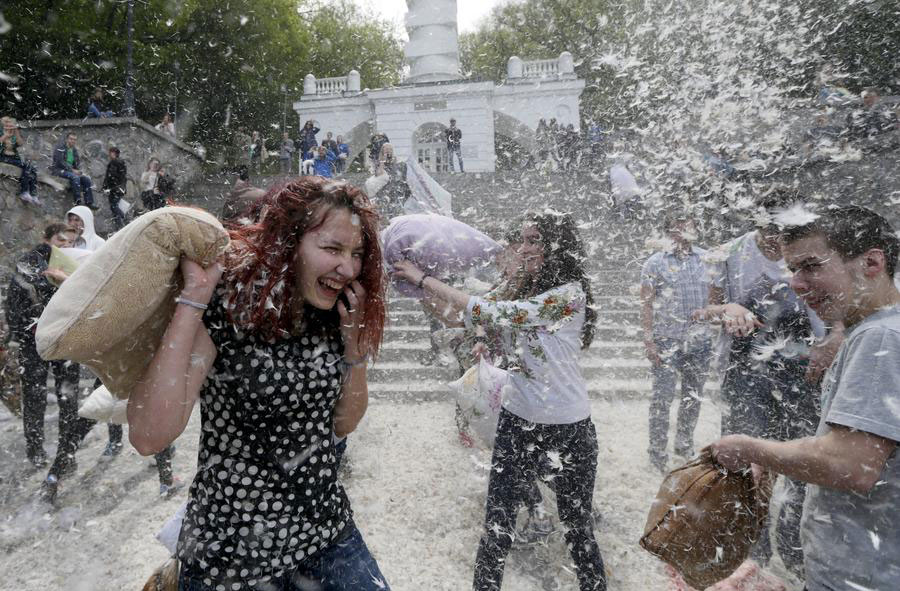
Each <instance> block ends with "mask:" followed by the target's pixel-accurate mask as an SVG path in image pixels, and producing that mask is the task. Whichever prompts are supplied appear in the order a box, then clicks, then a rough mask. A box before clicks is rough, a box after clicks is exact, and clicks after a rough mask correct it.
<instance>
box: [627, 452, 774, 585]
mask: <svg viewBox="0 0 900 591" xmlns="http://www.w3.org/2000/svg"><path fill="white" fill-rule="evenodd" d="M770 492H771V489H770V488H767V489H766V490H760V489H757V487H756V485H755V484H754V482H753V476H752V475H751V474H750V471H749V470H748V471H746V472H728V471H726V470H725V469H724V468H722V467H720V466H718V465H716V464H714V463H713V461H712V457H711V456H710V454H709V451H704V452H703V453H702V454H701V455H700V456H699V457H698V458H697V459H696V460H694V461H692V462H690V463H688V464H686V465H684V466H682V467H680V468H676V469H675V470H672V471H671V472H670V473H669V474H668V475H667V476H666V477H665V479H664V480H663V483H662V485H661V486H660V488H659V492H658V493H657V494H656V500H655V501H654V502H653V506H652V507H651V508H650V514H649V515H648V516H647V524H646V526H645V527H644V536H643V537H642V538H641V546H642V547H643V548H644V549H645V550H647V551H648V552H650V553H651V554H654V555H655V556H658V557H659V558H661V559H662V560H663V561H665V562H667V563H669V564H670V565H672V566H673V567H674V568H675V570H677V571H678V572H679V573H681V575H682V576H683V577H684V580H685V581H686V582H687V583H688V584H689V585H690V586H691V587H694V588H696V589H705V588H707V587H709V586H710V585H712V584H714V583H716V582H718V581H721V580H722V579H724V578H726V577H728V576H729V575H730V574H731V573H733V572H734V570H735V569H736V568H737V567H738V566H740V565H741V563H742V562H744V560H745V559H746V558H747V556H748V555H749V553H750V547H751V546H752V545H753V543H754V542H755V541H756V539H757V538H758V537H759V534H760V531H761V530H762V526H763V522H764V521H765V517H766V514H767V513H768V507H769V494H770Z"/></svg>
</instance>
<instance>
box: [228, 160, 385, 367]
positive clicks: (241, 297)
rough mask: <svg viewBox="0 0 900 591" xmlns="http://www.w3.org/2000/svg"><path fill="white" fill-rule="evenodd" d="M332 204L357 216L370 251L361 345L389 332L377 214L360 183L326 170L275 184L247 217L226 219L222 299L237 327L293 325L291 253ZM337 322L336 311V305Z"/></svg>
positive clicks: (279, 330)
mask: <svg viewBox="0 0 900 591" xmlns="http://www.w3.org/2000/svg"><path fill="white" fill-rule="evenodd" d="M334 208H343V209H347V210H349V211H350V212H351V213H352V214H354V215H355V216H356V217H358V219H359V223H360V229H361V231H362V236H363V244H364V249H365V253H364V255H363V263H362V270H361V271H360V275H359V277H358V278H357V280H358V281H359V282H360V284H361V285H362V286H363V288H364V289H365V290H366V303H365V308H366V312H365V317H364V321H363V322H364V327H363V329H362V334H361V337H360V340H361V344H363V345H366V349H367V350H369V351H370V352H371V353H373V354H374V353H376V352H377V351H378V347H379V346H380V345H381V339H382V336H383V334H384V320H385V280H384V271H383V268H384V267H383V263H382V259H381V247H380V246H379V242H378V214H377V213H376V212H375V208H374V207H372V204H371V202H370V201H369V199H368V198H367V197H366V196H365V195H364V194H363V193H362V191H360V190H359V189H357V188H356V187H354V186H353V185H350V184H348V183H345V182H335V181H331V180H329V179H325V178H322V177H313V176H307V177H298V178H293V179H289V180H286V181H283V182H281V183H279V184H276V185H275V186H273V187H272V188H270V189H269V190H268V191H266V194H265V195H263V196H262V197H260V198H259V199H257V200H256V201H254V202H253V203H252V204H250V206H249V207H248V208H247V210H246V211H245V212H244V215H243V216H240V217H238V218H237V219H235V220H234V221H233V222H231V223H228V224H226V227H227V228H228V230H229V234H230V235H231V241H232V242H231V247H230V248H229V249H228V252H227V253H226V255H225V273H224V279H225V289H226V295H225V306H226V309H227V310H228V314H229V317H230V319H231V321H232V322H234V323H235V324H236V325H237V326H238V327H240V328H242V329H245V330H249V331H253V332H258V333H260V334H262V336H263V337H265V338H268V339H273V338H279V337H284V336H287V335H289V334H290V332H291V327H292V325H293V310H292V302H293V301H294V286H295V280H296V273H295V272H294V257H295V252H296V250H297V247H298V246H299V244H300V241H301V240H302V238H303V236H304V234H306V233H307V232H309V231H311V230H315V229H316V228H317V227H318V226H319V225H321V224H322V223H323V222H324V221H325V217H326V215H327V213H328V212H329V211H330V210H331V209H334ZM332 317H333V319H334V326H333V327H331V328H335V329H336V328H338V324H337V318H338V315H337V312H336V310H335V311H334V312H333V314H332Z"/></svg>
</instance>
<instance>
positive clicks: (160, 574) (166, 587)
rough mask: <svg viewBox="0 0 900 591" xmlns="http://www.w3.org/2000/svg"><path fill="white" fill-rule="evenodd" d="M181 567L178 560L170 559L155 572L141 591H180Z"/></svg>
mask: <svg viewBox="0 0 900 591" xmlns="http://www.w3.org/2000/svg"><path fill="white" fill-rule="evenodd" d="M179 566H180V565H179V562H178V559H177V558H169V559H168V560H166V561H165V562H164V563H162V564H161V565H159V567H157V569H156V570H155V571H153V574H152V575H150V578H149V579H147V582H146V583H144V586H143V587H142V588H141V591H178V571H179V570H180V569H179Z"/></svg>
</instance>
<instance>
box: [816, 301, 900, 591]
mask: <svg viewBox="0 0 900 591" xmlns="http://www.w3.org/2000/svg"><path fill="white" fill-rule="evenodd" d="M832 425H842V426H844V427H849V428H851V429H856V430H859V431H866V432H867V433H872V434H874V435H878V436H881V437H884V438H886V439H891V440H893V441H895V442H896V441H900V306H895V307H892V308H889V309H886V310H882V311H880V312H876V313H875V314H872V315H871V316H869V317H868V318H866V319H865V320H864V321H863V322H861V323H860V324H859V325H857V326H856V327H854V328H853V329H852V330H851V331H850V332H849V334H848V335H847V338H846V340H845V341H844V344H843V345H842V346H841V349H840V351H838V354H837V357H836V358H835V360H834V363H833V364H832V365H831V368H830V369H829V370H828V373H826V375H825V379H824V380H823V382H822V419H821V421H820V422H819V428H818V430H817V431H816V435H825V434H826V433H828V432H829V431H830V430H831V428H832V427H831V426H832ZM898 509H900V460H898V458H897V449H896V448H895V449H894V452H893V453H892V454H891V455H890V457H889V458H888V460H887V462H886V464H885V467H884V471H883V472H882V474H881V478H880V480H879V482H878V483H877V484H876V485H875V487H874V488H873V489H872V490H871V491H870V492H869V493H868V494H867V495H859V494H855V493H850V492H842V491H838V490H835V489H831V488H826V487H823V486H814V485H810V486H809V488H808V489H807V493H806V502H805V503H804V505H803V520H802V524H801V533H800V535H801V539H802V542H803V552H804V554H805V557H806V577H807V580H806V584H807V587H808V589H809V591H823V590H827V591H839V590H840V591H843V590H845V589H864V590H866V591H896V590H897V589H900V511H898Z"/></svg>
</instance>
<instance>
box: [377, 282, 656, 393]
mask: <svg viewBox="0 0 900 591" xmlns="http://www.w3.org/2000/svg"><path fill="white" fill-rule="evenodd" d="M604 275H605V277H606V278H610V277H614V278H615V279H616V280H615V281H607V282H604V283H600V282H597V283H594V289H595V290H596V293H595V299H596V302H595V305H596V306H597V307H598V315H599V318H598V322H597V331H596V334H595V337H594V342H593V343H592V345H591V347H590V348H589V349H588V350H587V351H584V352H582V356H581V369H582V373H583V375H584V377H585V379H586V380H587V382H588V388H589V394H590V396H591V397H592V398H606V399H626V398H636V397H642V396H646V395H647V393H648V392H649V389H650V382H649V371H648V368H649V363H648V362H647V360H646V358H645V357H644V353H643V345H642V344H641V335H640V319H639V308H638V297H637V296H636V295H632V294H631V293H630V289H629V288H630V286H631V285H635V284H636V281H637V277H632V274H631V273H630V272H623V271H621V270H617V269H604ZM430 334H431V328H430V326H429V323H428V320H427V319H426V316H425V313H424V312H423V311H422V308H421V305H420V303H419V301H418V300H416V299H414V298H404V297H392V298H390V299H389V304H388V324H387V326H386V329H385V339H384V344H383V345H382V349H381V353H380V354H379V356H378V359H377V360H376V361H375V362H374V363H373V364H372V365H370V367H369V372H368V376H369V392H370V394H371V395H372V396H373V397H376V398H382V399H391V400H398V401H400V400H402V401H409V402H412V401H433V400H443V399H447V398H449V397H451V396H452V394H451V393H450V392H449V390H448V389H447V383H448V382H451V381H453V380H455V379H456V378H457V377H459V372H458V369H457V367H456V364H455V363H453V364H452V366H451V367H441V366H438V365H429V366H426V365H423V364H422V360H423V359H424V358H425V357H426V355H427V354H428V352H429V351H430V349H431V345H430Z"/></svg>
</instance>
